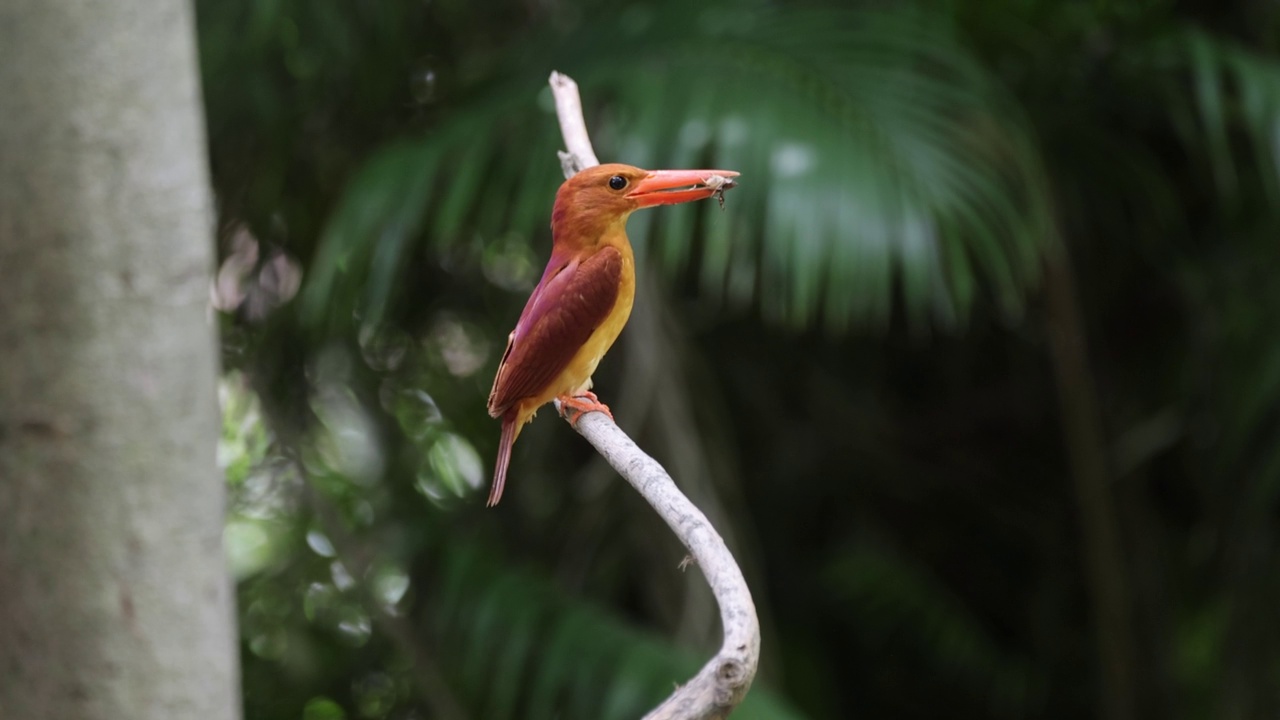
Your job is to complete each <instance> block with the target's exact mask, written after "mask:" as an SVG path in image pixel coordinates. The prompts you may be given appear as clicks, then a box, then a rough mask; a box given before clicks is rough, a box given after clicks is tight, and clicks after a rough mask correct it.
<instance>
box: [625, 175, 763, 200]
mask: <svg viewBox="0 0 1280 720" xmlns="http://www.w3.org/2000/svg"><path fill="white" fill-rule="evenodd" d="M736 177H738V173H736V172H734V171H732V170H653V171H651V172H650V173H649V174H648V175H645V176H644V178H643V179H641V180H640V182H638V183H636V184H635V185H634V186H633V187H632V188H631V192H629V193H627V197H629V198H631V199H632V200H635V201H636V205H637V206H638V207H642V208H645V207H653V206H654V205H675V204H676V203H682V202H689V201H691V200H702V199H704V198H709V197H711V196H712V195H715V194H717V193H723V192H724V191H725V190H728V189H729V188H731V187H733V186H734V184H735V183H734V181H733V178H736Z"/></svg>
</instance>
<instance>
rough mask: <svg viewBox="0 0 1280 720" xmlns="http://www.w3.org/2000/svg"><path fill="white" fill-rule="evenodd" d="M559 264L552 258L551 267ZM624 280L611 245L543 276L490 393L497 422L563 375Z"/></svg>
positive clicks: (606, 314) (509, 342)
mask: <svg viewBox="0 0 1280 720" xmlns="http://www.w3.org/2000/svg"><path fill="white" fill-rule="evenodd" d="M556 264H558V263H557V262H556V259H555V257H554V255H553V256H552V263H551V266H555V265H556ZM621 277H622V254H621V253H619V252H618V251H617V249H615V248H612V247H608V246H606V247H603V248H601V249H600V250H599V251H597V252H596V253H595V254H594V255H592V256H591V257H589V258H587V259H586V260H584V261H582V262H579V261H578V260H572V261H570V262H568V263H566V264H564V265H563V266H562V267H561V268H560V270H559V271H558V272H555V273H550V272H548V273H547V274H544V275H543V278H542V282H541V283H539V284H538V287H537V288H536V289H534V291H533V295H532V296H530V298H529V302H528V304H526V305H525V308H524V312H523V313H521V315H520V321H519V322H518V323H516V329H515V331H514V332H512V333H511V336H510V337H509V338H508V340H507V350H506V352H505V353H503V355H502V363H501V364H499V365H498V376H497V377H496V378H494V381H493V390H491V391H490V392H489V414H490V415H491V416H493V417H499V416H500V415H502V413H504V412H506V410H507V409H508V408H510V407H511V406H512V405H514V404H515V403H516V402H517V401H519V400H522V399H524V398H527V397H533V396H535V395H537V394H539V393H540V392H542V391H543V390H545V389H546V387H547V385H548V384H550V383H551V382H552V381H554V380H555V379H556V377H557V376H558V375H560V373H561V372H564V369H565V368H566V367H568V365H569V362H570V361H571V360H573V356H574V354H575V353H577V352H578V350H579V349H580V348H581V347H582V346H583V344H585V343H586V342H587V339H588V338H590V337H591V333H593V332H595V330H596V328H598V327H600V325H601V323H603V322H604V320H605V318H607V317H609V313H610V311H612V310H613V306H614V304H615V303H616V302H617V300H618V283H619V281H620V279H621Z"/></svg>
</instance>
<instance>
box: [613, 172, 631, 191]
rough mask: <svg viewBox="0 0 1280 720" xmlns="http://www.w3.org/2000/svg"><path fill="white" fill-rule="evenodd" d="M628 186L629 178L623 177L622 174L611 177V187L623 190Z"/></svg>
mask: <svg viewBox="0 0 1280 720" xmlns="http://www.w3.org/2000/svg"><path fill="white" fill-rule="evenodd" d="M626 186H627V179H626V178H624V177H622V176H621V175H614V176H613V177H611V178H609V187H611V188H613V189H614V190H621V189H622V188H624V187H626Z"/></svg>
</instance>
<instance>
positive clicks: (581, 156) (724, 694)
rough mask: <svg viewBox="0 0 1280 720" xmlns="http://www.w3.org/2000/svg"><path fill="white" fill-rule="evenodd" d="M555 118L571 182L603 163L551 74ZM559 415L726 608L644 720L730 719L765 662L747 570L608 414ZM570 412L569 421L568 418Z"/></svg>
mask: <svg viewBox="0 0 1280 720" xmlns="http://www.w3.org/2000/svg"><path fill="white" fill-rule="evenodd" d="M550 82H551V92H552V93H553V94H554V95H555V98H556V114H557V116H558V117H559V118H560V130H561V132H562V133H563V134H564V139H565V145H566V146H567V147H568V148H569V152H561V153H560V162H561V165H562V166H563V168H564V172H565V177H572V176H573V175H574V174H575V173H577V172H578V171H579V170H582V169H583V168H587V167H591V166H593V165H599V164H600V161H599V160H597V159H596V154H595V151H594V150H592V148H591V138H590V137H589V136H588V135H587V125H586V121H585V120H584V119H583V116H582V102H581V100H580V98H579V96H578V85H577V83H575V82H574V81H573V80H572V79H570V78H569V77H568V76H567V75H562V74H560V73H558V72H553V73H551V80H550ZM556 409H557V410H559V411H560V413H561V415H562V416H564V417H565V418H566V419H570V420H573V422H572V423H571V424H572V425H573V426H574V428H575V429H576V430H577V431H578V433H579V434H581V435H582V436H583V437H584V438H586V439H587V442H590V443H591V444H592V445H593V446H594V447H595V449H596V450H597V451H598V452H599V453H600V455H601V456H603V457H604V459H605V460H607V461H608V463H609V464H610V465H612V466H613V468H614V469H615V470H617V471H618V473H619V474H620V475H622V477H623V478H624V479H625V480H626V481H627V482H628V483H630V484H631V486H632V487H634V488H635V489H636V491H637V492H639V493H640V495H641V496H642V497H644V499H645V502H647V503H649V505H651V506H652V507H653V509H654V510H655V511H657V513H658V515H659V516H661V517H662V519H663V521H664V522H666V523H667V525H668V526H670V527H671V529H672V531H674V532H675V534H676V536H677V537H679V538H680V542H681V543H683V544H684V546H685V547H686V548H688V550H689V553H690V555H692V557H693V559H694V561H695V562H696V563H697V564H698V567H699V568H701V569H702V574H703V576H704V577H706V579H707V583H708V584H709V585H710V586H711V592H712V593H713V594H714V595H715V598H716V603H717V604H718V605H719V606H720V621H721V624H722V625H723V626H724V642H723V644H722V645H721V647H720V652H718V653H716V655H715V657H713V658H711V660H710V661H708V662H707V664H706V665H704V666H703V668H702V670H700V671H699V672H698V674H697V675H695V676H694V677H693V679H692V680H690V681H689V682H688V683H686V684H685V685H683V686H682V687H680V688H678V689H677V690H676V691H675V692H674V693H672V695H671V697H669V698H667V700H666V701H665V702H663V703H662V704H661V705H659V706H658V707H657V708H655V709H654V710H652V711H651V712H650V713H649V714H648V715H646V716H645V720H718V719H720V718H725V717H728V715H729V713H730V712H732V710H733V708H734V707H736V706H737V705H738V703H740V702H742V698H743V697H745V696H746V694H747V690H748V688H750V687H751V681H752V680H753V679H754V678H755V675H756V666H757V664H758V663H759V659H760V622H759V620H758V619H757V617H756V607H755V603H754V602H753V601H752V600H751V591H750V589H749V588H748V587H747V581H746V580H745V579H744V578H743V576H742V570H741V569H740V568H739V567H738V564H737V562H736V561H734V559H733V554H732V553H730V552H729V548H728V547H727V546H726V545H725V544H724V540H723V539H722V538H721V537H720V535H719V533H717V532H716V530H715V528H714V527H712V525H711V523H710V522H708V521H707V517H706V515H704V514H703V513H702V511H701V510H699V509H698V508H697V506H695V505H694V504H693V503H692V502H690V501H689V499H688V498H687V497H685V496H684V493H682V492H680V489H679V488H678V487H676V484H675V482H674V481H673V480H672V479H671V476H670V475H668V474H667V471H666V470H664V469H662V466H661V465H659V464H658V463H657V461H655V460H654V459H653V458H651V457H649V456H648V455H647V454H645V452H644V451H643V450H641V449H640V448H639V447H638V446H637V445H636V444H635V442H633V441H632V440H631V438H630V437H628V436H627V434H626V433H624V432H623V431H622V429H621V428H619V427H618V426H617V425H616V424H615V423H614V422H613V420H612V419H611V418H609V416H607V415H605V414H603V413H599V412H589V413H585V414H582V415H580V416H576V417H575V415H576V414H577V413H576V411H574V410H570V409H568V408H562V407H561V406H560V403H559V402H558V401H557V402H556ZM566 412H568V413H571V414H570V415H566V414H565V413H566Z"/></svg>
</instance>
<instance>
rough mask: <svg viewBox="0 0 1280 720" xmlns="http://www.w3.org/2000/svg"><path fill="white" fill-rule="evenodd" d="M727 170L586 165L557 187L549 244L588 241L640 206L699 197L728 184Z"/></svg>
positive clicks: (730, 178) (729, 172) (730, 182)
mask: <svg viewBox="0 0 1280 720" xmlns="http://www.w3.org/2000/svg"><path fill="white" fill-rule="evenodd" d="M737 176H738V173H736V172H733V171H732V170H641V169H640V168H638V167H632V166H630V165H622V164H620V163H610V164H607V165H597V166H595V167H590V168H587V169H586V170H583V171H582V172H580V173H578V174H577V175H574V176H573V177H571V178H569V179H568V180H565V181H564V184H563V185H561V186H560V191H559V192H557V193H556V205H555V209H554V210H552V212H551V236H552V238H553V240H554V242H555V243H556V244H557V245H559V244H561V243H565V242H568V243H572V244H594V243H596V242H598V241H599V240H600V239H601V238H602V237H604V236H605V235H607V234H608V233H609V231H610V230H612V229H614V228H615V227H617V229H619V230H620V229H621V226H622V224H623V223H626V221H627V217H628V216H629V215H631V213H632V212H633V211H635V210H639V209H640V208H646V207H653V206H654V205H674V204H676V203H682V202H689V201H691V200H702V199H703V198H709V197H711V196H712V195H716V194H718V193H722V192H724V191H725V190H728V189H729V188H731V187H733V185H734V181H733V178H735V177H737Z"/></svg>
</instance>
